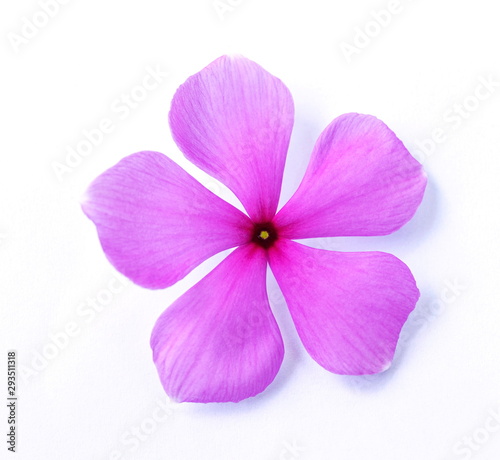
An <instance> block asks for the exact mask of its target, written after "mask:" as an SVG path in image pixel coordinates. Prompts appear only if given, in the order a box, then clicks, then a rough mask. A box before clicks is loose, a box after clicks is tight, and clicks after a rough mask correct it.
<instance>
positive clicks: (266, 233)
mask: <svg viewBox="0 0 500 460" xmlns="http://www.w3.org/2000/svg"><path fill="white" fill-rule="evenodd" d="M259 238H262V239H263V240H267V239H268V238H269V232H266V231H265V230H262V231H261V232H260V234H259Z"/></svg>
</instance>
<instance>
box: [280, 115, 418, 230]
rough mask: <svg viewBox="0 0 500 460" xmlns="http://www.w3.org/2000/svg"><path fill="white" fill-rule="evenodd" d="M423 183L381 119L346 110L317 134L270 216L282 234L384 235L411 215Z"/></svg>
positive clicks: (396, 227) (408, 156) (403, 148)
mask: <svg viewBox="0 0 500 460" xmlns="http://www.w3.org/2000/svg"><path fill="white" fill-rule="evenodd" d="M425 185H426V176H425V174H424V172H423V169H422V166H421V165H420V164H419V163H418V161H416V160H415V159H414V158H413V157H412V156H411V155H410V153H409V152H408V150H407V149H406V148H405V146H404V145H403V143H402V142H401V141H400V140H399V139H398V138H397V137H396V135H395V134H394V133H393V132H392V131H391V130H390V129H389V128H388V127H387V126H386V125H385V124H384V123H382V122H381V121H380V120H378V119H377V118H375V117H373V116H370V115H360V114H357V113H349V114H345V115H342V116H340V117H338V118H337V119H335V120H334V121H333V122H332V123H331V124H330V125H329V126H328V127H327V128H326V129H325V130H324V131H323V133H322V134H321V135H320V137H319V139H318V141H317V142H316V145H315V147H314V150H313V153H312V156H311V160H310V162H309V166H308V169H307V171H306V174H305V176H304V179H303V180H302V183H301V184H300V186H299V188H298V190H297V191H296V192H295V194H294V195H293V196H292V198H291V199H290V201H288V203H286V204H285V206H284V207H283V208H282V209H281V210H280V211H279V213H278V215H277V216H276V218H275V221H274V222H275V224H276V226H277V227H278V228H280V234H281V235H282V236H284V237H287V238H314V237H328V236H375V235H387V234H389V233H392V232H393V231H395V230H397V229H398V228H400V227H401V226H402V225H403V224H405V223H406V222H407V221H408V220H410V219H411V217H412V216H413V214H414V213H415V211H416V210H417V208H418V206H419V204H420V202H421V201H422V197H423V194H424V190H425Z"/></svg>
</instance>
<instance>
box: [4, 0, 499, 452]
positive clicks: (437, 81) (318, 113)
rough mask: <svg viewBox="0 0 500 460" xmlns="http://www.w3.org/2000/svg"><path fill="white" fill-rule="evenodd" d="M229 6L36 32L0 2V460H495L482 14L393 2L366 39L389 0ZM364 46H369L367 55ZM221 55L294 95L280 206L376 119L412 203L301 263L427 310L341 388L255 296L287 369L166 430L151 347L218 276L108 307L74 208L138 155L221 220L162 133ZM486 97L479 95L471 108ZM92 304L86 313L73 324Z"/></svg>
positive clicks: (96, 261) (486, 28)
mask: <svg viewBox="0 0 500 460" xmlns="http://www.w3.org/2000/svg"><path fill="white" fill-rule="evenodd" d="M231 3H232V4H233V5H234V6H229V7H228V8H226V10H224V9H223V8H222V7H221V9H220V10H219V13H220V14H218V11H217V10H216V8H215V7H214V3H213V1H212V0H196V1H181V0H176V1H160V0H143V1H141V2H138V1H137V2H130V1H129V2H124V1H119V0H109V1H104V2H103V1H98V0H86V1H77V0H73V1H69V2H67V3H66V4H65V5H60V6H59V10H58V11H57V12H53V13H52V15H53V17H51V18H48V16H46V15H45V16H44V13H43V9H42V7H41V6H40V4H39V3H37V2H36V1H31V0H22V1H17V2H4V5H3V6H2V13H1V14H0V18H1V19H0V27H1V33H2V36H3V38H4V40H3V41H2V44H1V45H0V46H1V63H2V64H1V65H2V72H1V74H0V78H1V85H0V91H1V93H0V104H1V107H2V122H1V125H2V136H1V138H0V143H1V144H0V145H1V153H0V158H1V164H0V196H1V199H0V235H1V238H0V261H1V263H0V277H1V278H0V279H1V285H0V289H1V292H0V298H1V327H2V334H1V342H2V343H1V345H2V346H1V350H2V351H1V355H2V358H1V367H2V374H1V375H2V383H1V386H2V388H5V389H2V390H1V391H0V393H1V394H5V393H6V386H7V385H6V383H4V382H6V379H5V378H4V377H3V376H4V372H5V367H6V351H7V350H8V349H15V350H17V352H18V357H19V369H18V370H19V374H20V375H19V376H18V396H19V401H18V405H19V409H18V423H19V426H18V445H17V448H18V453H17V454H16V455H15V456H14V455H13V454H10V453H9V452H7V451H6V447H7V444H6V443H5V441H4V440H6V438H5V435H4V434H2V442H1V450H0V452H1V454H0V457H1V458H17V459H23V460H25V459H27V460H32V459H36V460H38V459H56V460H58V459H64V460H65V459H76V460H80V459H82V460H83V459H85V460H87V459H96V460H108V459H112V458H124V459H153V460H154V459H174V460H177V459H179V460H184V459H186V460H190V459H217V460H219V459H242V460H245V459H251V460H255V459H259V460H260V459H264V460H273V459H296V458H297V459H298V458H300V459H301V460H306V459H307V460H323V459H325V460H329V459H339V460H358V459H370V460H371V459H384V460H400V459H405V460H421V459H426V460H449V459H455V458H456V459H458V458H477V459H486V460H495V459H498V458H500V339H499V334H498V331H499V323H500V302H499V301H500V294H499V289H498V288H499V284H500V283H499V275H500V247H499V243H498V238H499V227H500V225H499V224H500V219H499V217H498V215H499V213H498V208H499V191H500V185H499V180H498V178H499V177H500V160H499V157H500V86H499V83H498V82H500V62H499V59H500V52H499V45H500V28H499V27H498V9H497V2H494V1H493V0H490V1H486V0H477V1H475V2H470V1H462V0H444V1H440V2H433V1H431V0H413V1H410V0H401V2H400V4H399V7H398V8H397V9H396V11H397V12H395V13H393V14H392V15H391V17H390V23H389V24H387V21H388V20H387V18H386V24H385V25H384V26H377V25H376V24H373V23H372V21H374V15H375V16H376V14H375V13H377V12H379V11H380V10H382V9H384V10H387V9H388V8H389V7H390V6H391V7H393V4H392V3H391V2H389V1H388V0H361V1H356V2H351V1H348V0H344V1H327V0H323V1H320V0H316V1H314V0H310V1H308V2H305V1H290V0H288V1H285V0H283V1H269V0H267V1H265V0H243V1H239V2H238V1H235V0H233V1H232V2H229V1H228V0H222V2H221V4H222V5H224V4H226V5H230V4H231ZM40 11H42V13H40ZM382 16H383V15H382ZM382 16H380V15H379V18H381V17H382ZM44 17H45V19H47V18H48V21H46V22H47V24H46V25H43V26H42V25H41V24H44ZM26 21H28V22H31V21H36V22H37V23H38V24H39V26H35V29H34V30H33V26H31V28H30V27H29V26H28V25H26V24H27V22H26ZM379 21H381V19H379ZM358 28H359V29H358ZM365 29H367V31H368V32H369V33H370V34H371V35H372V37H371V38H370V37H368V38H366V37H365V38H364V41H363V37H362V36H361V33H362V32H360V30H361V31H363V30H365ZM23 33H24V35H25V36H24V37H23V35H22V34H23ZM26 37H28V38H26ZM355 37H356V38H357V41H356V43H357V44H358V45H362V46H363V48H358V51H359V52H358V53H357V54H352V55H350V58H351V59H348V57H347V56H346V53H345V52H343V51H342V47H344V49H345V47H346V46H347V45H351V46H354V39H355ZM360 40H361V43H360ZM343 43H344V44H343ZM351 51H352V49H351ZM225 53H240V54H243V55H245V56H247V57H249V58H251V59H253V60H255V61H257V62H258V63H259V64H261V65H262V66H263V67H264V68H266V69H267V70H269V71H270V72H271V73H273V74H274V75H276V76H278V77H279V78H281V79H282V80H283V81H284V82H285V84H286V85H287V86H288V87H289V88H290V90H291V92H292V94H293V96H294V100H295V106H296V122H295V128H294V133H293V136H292V142H291V148H290V154H289V158H288V162H287V166H286V172H285V174H286V175H285V183H284V193H283V197H282V200H285V199H286V198H288V197H289V196H290V195H291V193H292V192H293V190H294V188H295V187H296V186H297V185H298V183H299V181H300V179H301V176H302V174H303V172H304V169H305V167H306V165H307V161H308V157H309V153H310V151H311V149H312V146H313V143H314V141H315V139H316V138H317V136H318V135H319V133H320V132H321V130H322V129H323V128H324V127H325V126H326V125H327V124H328V123H329V122H330V121H331V120H332V119H333V118H335V117H336V116H338V115H340V114H342V113H345V112H352V111H355V112H361V113H370V114H373V115H376V116H378V117H379V118H381V119H382V120H383V121H385V122H386V123H387V124H388V125H389V126H390V127H391V128H392V129H393V130H394V131H395V132H396V133H397V134H398V136H399V137H400V138H401V139H402V140H403V142H404V143H405V144H406V145H407V147H408V148H409V150H410V151H411V152H412V154H413V155H414V156H415V157H417V158H418V159H419V160H420V161H421V162H422V163H423V164H424V168H425V170H426V171H427V174H428V176H429V185H428V188H427V191H426V195H425V198H424V201H423V204H422V206H421V207H420V208H419V210H418V212H417V214H416V216H415V218H414V219H413V220H412V221H411V222H410V223H408V224H407V225H406V226H405V227H403V228H402V229H401V230H400V231H398V232H396V233H395V234H393V235H390V236H387V237H377V238H351V239H331V240H329V239H323V240H321V241H310V242H308V244H311V245H316V246H318V247H326V248H329V249H339V250H383V251H387V252H391V253H393V254H395V255H397V256H398V257H400V258H401V259H402V260H404V261H405V262H406V263H407V264H408V265H409V266H410V267H411V269H412V271H413V273H414V275H415V277H416V279H417V282H418V284H419V287H420V290H421V293H422V295H421V299H420V301H419V303H418V305H417V308H416V310H415V312H414V313H413V314H412V316H411V317H410V319H409V321H408V323H407V325H406V326H405V328H404V330H403V334H402V338H401V342H400V344H399V347H398V351H397V356H396V359H395V362H394V365H393V367H392V368H391V369H390V370H389V371H387V372H386V373H385V374H382V375H380V376H376V377H372V378H362V377H361V378H360V377H341V376H337V375H333V374H330V373H328V372H327V371H325V370H323V369H322V368H321V367H319V366H318V365H317V364H316V363H315V362H314V361H313V360H312V359H310V358H309V356H308V355H307V353H306V352H305V351H304V349H303V348H302V345H301V344H300V342H299V339H298V337H297V334H296V332H295V330H294V328H293V324H292V323H291V320H290V319H289V317H288V313H287V310H286V306H285V304H284V302H283V299H282V298H281V295H280V294H279V291H278V288H277V286H276V284H275V282H274V280H273V279H272V277H271V276H269V292H270V297H271V301H272V307H273V309H274V311H275V314H276V316H277V319H278V322H279V324H280V327H281V329H282V333H283V337H284V340H285V346H286V356H285V360H284V363H283V366H282V368H281V371H280V373H279V374H278V376H277V378H276V380H275V381H274V382H273V384H272V385H271V386H270V387H269V388H268V389H267V390H266V391H265V392H263V393H262V394H260V395H259V396H257V397H255V398H251V399H249V400H246V401H243V402H241V403H238V404H233V403H228V404H209V405H196V404H180V405H175V404H171V405H167V407H166V408H165V407H164V405H166V404H167V402H166V401H167V399H166V396H165V394H164V392H163V390H162V387H161V385H160V382H159V379H158V377H157V374H156V369H155V367H154V365H153V362H152V359H151V352H150V348H149V337H150V332H151V329H152V327H153V324H154V322H155V320H156V318H157V317H158V316H159V315H160V314H161V312H162V311H163V310H164V309H165V308H166V307H167V306H168V305H169V304H170V303H171V302H172V301H173V300H174V299H176V298H177V297H178V296H179V295H180V294H181V293H182V292H184V291H185V290H187V289H188V288H189V287H190V286H191V285H193V284H194V283H195V282H196V281H197V280H199V279H200V278H201V277H202V276H203V274H205V273H207V272H208V270H209V269H210V268H211V267H213V266H214V265H215V264H216V263H217V262H218V261H220V260H221V258H222V257H223V254H222V255H219V256H217V257H215V258H214V259H212V260H209V261H207V262H206V263H204V264H203V265H202V266H201V267H199V268H197V269H196V270H195V271H194V272H192V273H191V274H190V275H189V276H188V277H187V278H186V279H184V280H182V281H181V282H179V283H178V284H177V285H176V286H174V287H171V288H169V289H166V290H160V291H155V292H153V291H148V290H145V289H142V288H139V287H137V286H134V285H132V284H131V283H128V282H127V283H126V285H119V284H117V282H115V281H113V280H114V279H115V277H116V276H117V275H116V273H115V271H114V270H113V268H112V267H111V266H110V264H109V263H108V262H107V260H106V258H105V256H104V255H103V253H102V250H101V248H100V245H99V242H98V239H97V236H96V232H95V228H94V226H93V224H92V223H91V222H90V221H89V220H88V219H87V218H86V217H85V216H84V215H83V213H82V212H81V210H80V208H79V197H80V196H81V194H82V193H83V191H84V190H85V188H86V186H87V185H88V184H89V182H90V181H91V180H92V179H93V178H95V177H96V176H97V175H98V174H100V173H101V172H102V171H104V170H105V169H106V168H108V167H110V166H112V165H113V164H115V163H116V162H117V161H119V160H120V159H121V158H122V157H124V156H125V155H128V154H130V153H133V152H136V151H139V150H146V149H151V150H157V151H160V152H163V153H165V154H167V155H169V156H170V157H171V158H173V159H175V160H176V161H177V162H179V163H180V164H181V165H182V166H183V167H185V168H186V169H188V170H189V171H190V172H191V173H192V174H194V175H195V176H196V177H197V178H198V179H199V180H201V181H202V182H203V183H204V184H205V185H207V186H208V187H210V188H211V189H212V190H215V191H216V192H217V193H219V194H220V195H221V196H223V197H224V198H226V199H228V200H230V201H232V202H235V201H234V197H233V196H232V195H231V194H230V193H229V192H228V191H227V190H226V189H225V188H223V187H222V186H220V185H219V184H217V183H216V182H215V181H214V180H212V179H210V178H209V177H208V176H207V175H205V174H203V173H201V172H199V171H196V170H195V168H193V167H191V166H190V165H189V163H188V162H187V161H186V160H184V159H183V157H182V156H181V154H180V152H179V151H178V149H177V148H176V146H175V144H174V142H173V141H172V138H171V136H170V132H169V129H168V123H167V114H168V110H169V105H170V100H171V98H172V96H173V94H174V92H175V90H176V88H177V87H178V86H179V85H180V84H181V83H182V82H183V81H184V80H185V79H186V78H187V77H188V76H189V75H191V74H193V73H195V72H197V71H199V70H200V69H201V68H203V67H204V66H205V65H207V64H208V63H209V62H211V61H212V60H213V59H215V58H217V57H218V56H220V55H222V54H225ZM347 54H348V53H347ZM156 67H159V68H160V69H161V71H162V72H163V71H166V70H167V69H168V71H169V75H168V76H167V77H162V78H161V79H160V80H161V83H159V84H158V86H157V88H156V89H153V90H149V91H147V94H144V92H142V93H141V90H140V89H137V85H140V84H141V82H142V80H143V78H144V76H145V75H146V74H147V72H148V70H147V69H148V68H153V69H154V68H156ZM481 79H483V80H481ZM488 79H490V80H491V81H492V82H493V83H494V82H497V83H496V86H495V85H494V84H490V86H491V88H490V89H489V90H488V88H487V87H486V86H485V85H484V83H481V81H485V80H488ZM478 88H479V89H478ZM131 93H133V94H136V95H140V96H144V95H145V99H144V100H143V101H139V102H137V101H136V102H137V104H136V105H137V106H136V107H134V108H133V109H131V110H130V111H129V112H128V113H127V112H126V111H125V109H122V110H121V111H120V107H123V103H122V102H120V97H121V96H120V95H121V94H131ZM475 94H477V95H479V96H480V97H481V100H479V99H477V97H476V95H475ZM117 101H118V102H117ZM464 104H465V105H464ZM464 107H465V108H464ZM103 119H109V120H111V121H110V122H108V123H111V126H112V132H109V133H106V134H105V135H104V136H103V140H102V142H101V143H100V144H99V145H96V146H94V147H93V148H92V150H91V151H90V152H88V155H87V156H86V157H84V158H83V159H82V160H81V162H80V164H78V165H76V166H74V167H72V168H71V172H66V173H65V174H63V175H62V177H60V178H58V176H57V175H56V174H55V172H54V169H53V168H54V164H55V162H59V163H61V164H64V163H65V162H66V155H67V151H68V150H67V149H68V148H69V147H72V148H76V146H77V145H78V143H80V142H81V141H82V140H84V139H85V135H84V133H83V131H84V130H92V129H96V128H98V127H99V125H100V123H102V120H103ZM104 123H106V122H104ZM439 129H441V130H442V131H437V132H436V130H439ZM436 133H437V134H436ZM433 135H435V136H437V140H439V142H435V141H429V139H430V138H431V137H432V136H433ZM59 179H61V180H59ZM110 283H111V286H112V287H113V288H114V290H115V291H119V292H115V293H111V291H109V287H108V286H109V284H110ZM96 298H97V300H95V308H97V310H98V311H95V310H91V308H92V307H91V306H90V303H89V302H92V299H96ZM99 299H100V300H99ZM92 311H93V313H92ZM68 331H70V332H71V333H72V334H73V336H72V337H68V336H67V332H68ZM54 342H58V343H59V345H58V347H56V345H54ZM5 404H6V403H5ZM5 404H4V403H3V402H2V404H1V406H2V409H1V410H0V415H1V420H0V426H1V430H0V432H1V433H6V431H7V422H6V417H7V414H6V409H5ZM495 414H496V417H497V418H496V419H495ZM4 456H5V457H4Z"/></svg>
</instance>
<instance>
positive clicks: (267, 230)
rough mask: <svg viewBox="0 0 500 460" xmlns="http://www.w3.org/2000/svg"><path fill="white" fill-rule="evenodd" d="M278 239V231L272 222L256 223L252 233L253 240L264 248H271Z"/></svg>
mask: <svg viewBox="0 0 500 460" xmlns="http://www.w3.org/2000/svg"><path fill="white" fill-rule="evenodd" d="M277 239H278V232H277V231H276V228H275V226H274V225H273V224H272V223H271V222H265V223H261V224H255V225H254V229H253V235H252V242H254V243H255V244H258V245H259V246H261V247H263V248H264V249H269V248H270V247H271V246H272V245H273V244H274V242H275V241H276V240H277Z"/></svg>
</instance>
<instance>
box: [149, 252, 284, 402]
mask: <svg viewBox="0 0 500 460" xmlns="http://www.w3.org/2000/svg"><path fill="white" fill-rule="evenodd" d="M266 267H267V261H266V256H265V252H264V251H263V250H262V249H261V248H258V247H256V246H254V245H246V246H241V247H239V248H237V249H236V250H235V251H233V252H232V253H231V254H230V255H229V256H228V257H227V258H226V259H225V260H223V261H222V262H221V263H220V264H219V265H218V266H217V267H216V268H215V269H214V270H213V271H212V272H210V273H209V274H208V275H207V276H206V277H205V278H203V279H202V280H201V281H200V282H199V283H198V284H196V285H195V286H194V287H193V288H191V289H190V290H189V291H187V292H186V293H185V294H184V295H183V296H182V297H180V298H179V299H178V300H177V301H176V302H174V304H173V305H172V306H170V307H169V308H167V310H165V312H164V313H163V314H162V315H161V316H160V318H159V319H158V321H157V322H156V325H155V327H154V329H153V333H152V336H151V348H152V349H153V358H154V361H155V364H156V367H157V369H158V373H159V375H160V379H161V382H162V384H163V387H164V388H165V391H166V393H167V394H168V395H169V396H170V397H171V398H173V399H175V400H177V401H180V402H183V401H191V402H227V401H233V402H237V401H240V400H242V399H245V398H249V397H250V396H255V395H256V394H258V393H260V392H261V391H263V390H264V389H265V388H266V387H267V386H268V385H269V384H270V383H271V382H272V381H273V379H274V377H275V376H276V374H277V372H278V370H279V367H280V365H281V362H282V360H283V353H284V351H283V342H282V339H281V335H280V332H279V329H278V326H277V324H276V321H275V319H274V317H273V315H272V313H271V310H270V307H269V302H268V299H267V293H266Z"/></svg>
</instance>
